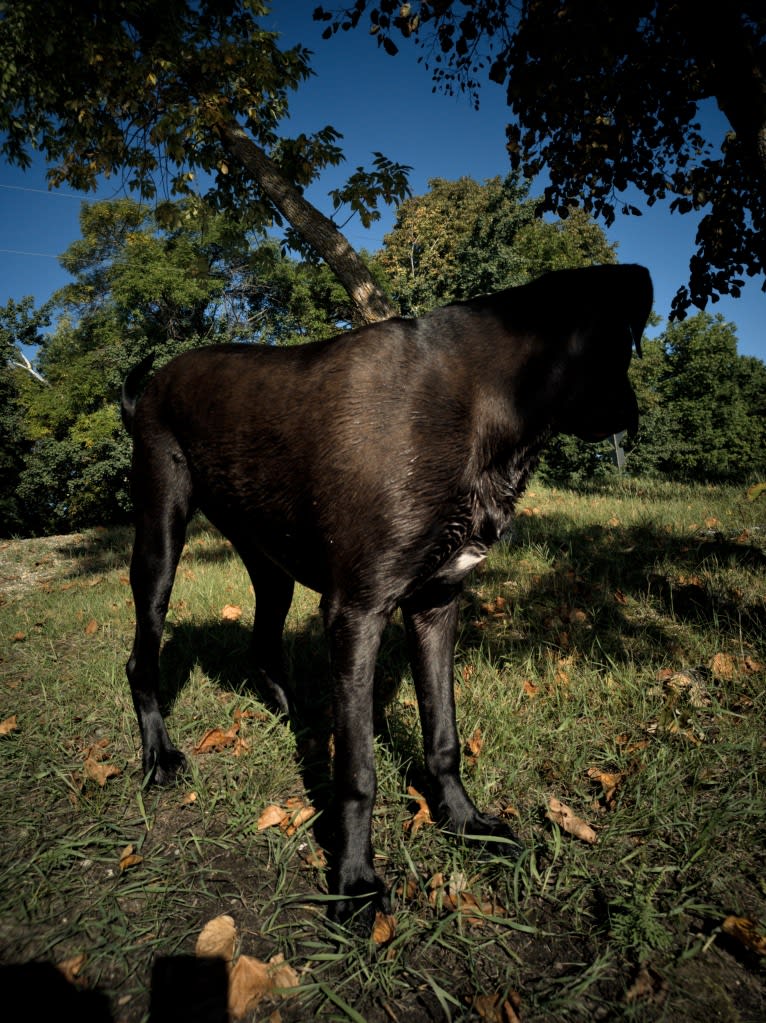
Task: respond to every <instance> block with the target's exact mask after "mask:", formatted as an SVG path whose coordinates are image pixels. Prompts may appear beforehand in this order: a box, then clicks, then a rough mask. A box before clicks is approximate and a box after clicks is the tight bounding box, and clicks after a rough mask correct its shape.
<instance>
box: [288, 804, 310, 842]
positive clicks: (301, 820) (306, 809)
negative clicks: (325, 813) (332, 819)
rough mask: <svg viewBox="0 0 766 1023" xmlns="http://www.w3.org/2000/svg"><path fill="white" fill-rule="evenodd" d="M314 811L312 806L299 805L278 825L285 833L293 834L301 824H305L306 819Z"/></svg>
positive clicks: (308, 818)
mask: <svg viewBox="0 0 766 1023" xmlns="http://www.w3.org/2000/svg"><path fill="white" fill-rule="evenodd" d="M315 813H316V810H315V809H314V807H313V806H303V805H301V806H300V807H299V808H298V809H297V810H295V811H293V813H292V815H291V816H290V817H289V818H288V819H287V820H285V821H283V822H282V823H281V824H280V827H281V828H282V830H283V831H284V833H285V834H286V835H294V834H295V832H296V831H297V830H298V828H300V827H301V825H303V824H305V823H306V821H308V820H311V818H312V817H313V816H314V814H315Z"/></svg>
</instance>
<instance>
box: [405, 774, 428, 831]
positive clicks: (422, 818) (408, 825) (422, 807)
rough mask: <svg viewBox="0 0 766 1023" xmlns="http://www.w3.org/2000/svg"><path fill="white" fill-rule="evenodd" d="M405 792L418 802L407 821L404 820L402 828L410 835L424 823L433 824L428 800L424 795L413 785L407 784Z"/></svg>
mask: <svg viewBox="0 0 766 1023" xmlns="http://www.w3.org/2000/svg"><path fill="white" fill-rule="evenodd" d="M407 794H408V795H410V796H412V798H413V799H414V800H415V802H416V803H417V804H418V810H417V812H416V813H415V814H413V816H412V817H410V819H409V820H408V821H405V822H404V830H405V831H408V832H409V833H410V834H411V835H416V834H417V833H418V831H420V829H421V827H422V826H423V825H424V824H433V821H432V820H431V811H430V810H429V809H428V802H427V801H426V798H425V796H421V794H420V793H419V792H418V790H417V789H416V788H415V787H414V786H413V785H408V786H407Z"/></svg>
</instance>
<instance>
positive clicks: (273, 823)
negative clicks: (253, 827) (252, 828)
mask: <svg viewBox="0 0 766 1023" xmlns="http://www.w3.org/2000/svg"><path fill="white" fill-rule="evenodd" d="M287 818H288V813H287V811H286V810H285V809H284V808H283V807H281V806H277V804H276V803H272V804H271V805H270V806H267V807H266V809H265V810H264V811H263V813H262V814H261V816H260V817H259V818H258V831H265V830H266V828H274V827H278V826H279V825H281V824H282V821H284V820H287Z"/></svg>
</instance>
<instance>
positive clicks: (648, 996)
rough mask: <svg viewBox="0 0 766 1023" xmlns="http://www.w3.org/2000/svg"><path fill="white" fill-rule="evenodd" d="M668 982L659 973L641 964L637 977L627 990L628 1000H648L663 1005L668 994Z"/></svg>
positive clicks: (626, 998) (626, 997)
mask: <svg viewBox="0 0 766 1023" xmlns="http://www.w3.org/2000/svg"><path fill="white" fill-rule="evenodd" d="M668 989H669V986H668V982H667V981H666V980H665V979H664V977H661V976H660V975H659V973H655V972H654V970H651V969H649V968H648V967H646V966H641V967H640V968H639V971H638V973H637V974H636V979H635V980H634V981H633V983H632V984H631V986H630V987H629V988H628V990H627V991H626V992H625V1001H626V1002H637V1001H639V1000H641V1001H648V1002H652V1003H654V1004H655V1005H662V1003H663V1002H664V1001H665V999H666V998H667V995H668Z"/></svg>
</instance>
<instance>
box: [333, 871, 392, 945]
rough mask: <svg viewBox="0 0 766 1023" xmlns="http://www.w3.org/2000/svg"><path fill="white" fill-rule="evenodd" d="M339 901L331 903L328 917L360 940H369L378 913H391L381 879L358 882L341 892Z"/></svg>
mask: <svg viewBox="0 0 766 1023" xmlns="http://www.w3.org/2000/svg"><path fill="white" fill-rule="evenodd" d="M340 895H341V896H342V897H341V898H339V899H336V900H333V902H331V903H330V909H329V911H328V916H329V918H330V920H332V922H333V923H336V924H339V925H340V926H341V927H344V928H345V929H346V930H347V931H350V932H351V933H352V934H355V935H356V936H357V937H358V938H369V937H370V936H371V934H372V929H373V927H374V926H375V917H376V915H377V914H378V913H384V914H386V915H388V914H390V912H391V903H390V902H389V899H388V893H387V891H386V889H385V886H384V885H383V882H382V881H381V880H380V878H377V877H376V878H375V879H374V880H373V881H372V882H369V881H357V882H356V883H355V884H353V885H348V886H347V887H346V890H345V891H343V892H341V893H340Z"/></svg>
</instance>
